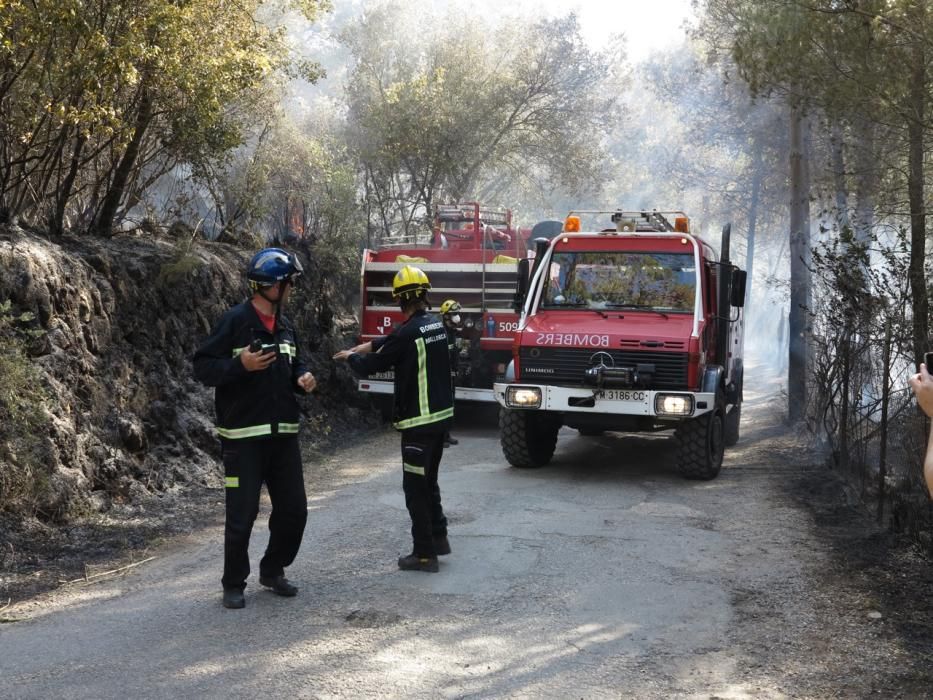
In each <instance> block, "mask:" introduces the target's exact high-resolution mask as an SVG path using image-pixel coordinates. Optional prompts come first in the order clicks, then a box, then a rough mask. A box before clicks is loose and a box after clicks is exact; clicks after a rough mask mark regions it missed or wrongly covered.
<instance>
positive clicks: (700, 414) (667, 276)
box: [494, 211, 746, 479]
mask: <svg viewBox="0 0 933 700" xmlns="http://www.w3.org/2000/svg"><path fill="white" fill-rule="evenodd" d="M581 217H589V218H592V219H595V220H599V219H602V221H603V222H605V223H606V224H609V223H610V222H611V226H609V227H608V228H600V227H599V226H595V227H593V228H592V229H590V230H591V231H592V232H589V233H584V232H581ZM729 233H730V228H729V226H728V225H727V226H726V227H724V228H723V236H722V250H721V253H720V254H719V255H717V254H716V253H715V251H714V250H713V248H712V247H711V246H710V245H709V244H708V243H706V242H704V241H703V240H701V239H700V238H699V237H698V236H696V235H694V234H692V233H691V232H690V222H689V219H688V218H687V216H686V215H684V214H683V213H682V212H659V211H650V212H641V211H636V212H626V211H607V212H572V213H571V215H570V216H568V217H567V220H566V222H565V225H564V230H563V232H562V233H560V234H558V235H557V236H556V237H554V238H553V239H551V240H550V241H539V242H538V248H537V250H536V254H535V257H534V261H533V263H532V261H531V260H529V259H524V260H522V261H521V263H520V266H519V267H520V272H519V280H521V283H520V284H519V290H518V294H517V297H516V308H520V309H521V318H520V320H519V324H518V332H517V334H516V338H515V345H514V352H513V359H512V363H511V364H510V366H509V368H508V373H507V376H506V378H505V379H503V380H501V381H498V382H497V383H496V384H495V388H494V390H495V396H496V400H497V401H498V402H499V403H500V404H501V406H502V408H501V411H500V419H499V425H500V440H501V444H502V450H503V452H504V454H505V457H506V459H507V460H508V461H509V463H511V464H512V465H513V466H516V467H540V466H542V465H544V464H546V463H547V462H548V461H550V459H551V457H552V456H553V454H554V450H555V446H556V443H557V433H558V430H559V429H560V428H561V426H562V425H566V426H569V427H571V428H576V429H577V430H578V431H579V432H580V433H581V434H583V435H598V434H601V433H602V432H603V431H607V430H617V431H626V432H633V431H646V430H652V431H653V430H670V429H673V430H674V435H675V438H676V440H677V442H678V444H679V448H680V450H679V456H678V469H679V471H680V472H681V474H683V475H684V476H685V477H687V478H694V479H712V478H714V477H715V476H716V475H717V474H718V473H719V470H720V467H721V465H722V459H723V451H724V448H725V447H726V446H731V445H734V444H735V443H736V442H737V441H738V439H739V420H740V416H741V407H742V373H743V366H742V345H743V338H742V330H743V325H744V322H743V316H742V307H743V306H744V301H745V278H746V274H745V272H744V271H742V270H740V269H738V268H737V267H736V266H735V265H733V264H732V263H731V262H730V261H729ZM523 273H528V274H529V276H530V280H529V281H528V283H527V284H526V283H525V282H524V280H526V279H528V278H526V276H525V274H523Z"/></svg>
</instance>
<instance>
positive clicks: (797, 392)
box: [787, 106, 810, 421]
mask: <svg viewBox="0 0 933 700" xmlns="http://www.w3.org/2000/svg"><path fill="white" fill-rule="evenodd" d="M809 126H810V123H809V120H808V119H807V118H806V116H805V115H804V114H803V109H802V108H801V107H800V106H794V107H792V108H791V118H790V194H791V202H790V311H789V313H788V323H787V326H788V328H787V332H788V336H789V338H788V340H789V344H788V363H787V367H788V376H787V399H788V407H787V415H788V418H789V420H791V421H798V420H800V419H802V418H803V417H804V416H805V415H806V408H807V345H808V342H807V341H808V337H807V336H808V333H807V325H808V324H807V318H808V314H809V312H810V303H809V301H810V299H809V298H810V271H809V257H810V169H809V162H808V159H809V153H807V146H806V144H807V138H806V137H807V134H806V132H807V130H808V129H809Z"/></svg>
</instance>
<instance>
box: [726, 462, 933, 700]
mask: <svg viewBox="0 0 933 700" xmlns="http://www.w3.org/2000/svg"><path fill="white" fill-rule="evenodd" d="M787 498H788V499H790V500H791V501H793V502H795V503H796V504H797V505H798V506H799V507H801V508H804V509H806V510H808V511H809V512H810V514H811V516H812V520H813V526H814V527H813V529H812V532H813V535H814V537H816V538H817V539H818V540H819V541H820V543H821V544H822V546H823V548H824V550H825V552H826V554H827V555H828V557H827V561H828V562H829V566H827V567H826V568H825V569H824V570H822V571H815V572H811V575H812V576H813V578H814V580H815V581H818V582H819V585H818V586H817V587H815V588H814V590H812V591H809V592H808V595H809V596H811V600H812V604H813V606H814V609H815V611H816V613H817V615H818V617H819V618H823V619H826V618H829V619H832V620H834V621H835V623H834V625H832V626H828V627H825V628H823V629H812V628H810V629H805V630H804V632H805V633H804V634H802V635H801V636H800V637H799V639H797V640H796V642H797V643H796V646H797V649H798V651H800V652H801V653H802V654H810V655H811V659H812V660H818V663H809V664H799V665H798V664H795V663H791V664H790V665H789V668H788V670H789V671H790V674H789V675H790V676H791V677H792V678H793V680H794V681H795V682H794V685H796V688H797V694H803V695H806V693H805V692H804V693H801V689H806V688H809V687H817V688H825V687H827V686H828V685H832V686H834V687H835V688H836V689H837V693H836V695H835V697H843V698H851V697H867V696H876V697H885V698H920V697H930V693H931V690H930V688H931V685H930V684H931V680H933V666H931V664H933V562H931V561H930V559H929V558H928V557H927V556H926V555H925V554H924V553H922V552H921V551H920V550H919V548H918V547H917V546H916V545H915V544H913V543H911V542H910V541H909V540H908V538H907V537H905V536H898V535H894V534H892V533H890V532H888V531H885V530H883V529H881V528H879V527H878V526H876V524H875V519H874V514H873V513H871V512H869V510H868V509H867V508H866V507H865V506H864V505H862V504H860V503H858V502H857V501H856V500H855V499H854V497H852V496H851V495H850V490H849V488H848V487H847V486H846V484H845V482H844V481H843V479H842V478H841V477H840V476H839V475H838V474H836V473H834V472H832V471H829V470H828V469H826V468H824V467H822V466H819V467H814V468H812V469H809V470H804V471H801V472H799V473H797V474H795V475H794V476H793V479H792V480H789V481H788V488H787ZM740 610H741V606H740ZM866 618H867V619H868V620H871V621H872V624H870V625H866V624H865V621H866ZM749 622H753V620H749ZM795 637H797V631H796V630H794V629H784V630H782V634H776V635H775V641H776V642H777V645H776V646H775V647H774V648H773V649H772V650H771V651H769V652H765V653H768V654H774V655H775V656H776V657H777V658H780V655H781V654H782V651H781V648H782V644H783V645H785V646H786V645H788V644H790V645H791V646H794V641H792V640H794V639H795ZM789 640H791V641H789ZM842 669H846V670H847V671H846V672H845V673H842V672H841V670H842Z"/></svg>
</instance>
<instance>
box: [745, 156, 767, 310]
mask: <svg viewBox="0 0 933 700" xmlns="http://www.w3.org/2000/svg"><path fill="white" fill-rule="evenodd" d="M752 147H753V148H754V150H755V165H754V170H753V171H752V194H751V200H750V201H749V204H748V236H747V239H746V240H747V244H746V246H745V271H746V272H747V273H748V277H747V278H746V282H745V308H746V310H747V309H748V308H749V307H750V306H751V300H752V277H753V273H754V267H755V229H757V228H758V203H759V202H760V201H761V181H762V179H763V178H764V172H763V167H764V163H763V162H762V156H761V144H760V143H759V142H758V141H757V140H756V141H755V143H754V144H753V145H752ZM746 313H747V311H746Z"/></svg>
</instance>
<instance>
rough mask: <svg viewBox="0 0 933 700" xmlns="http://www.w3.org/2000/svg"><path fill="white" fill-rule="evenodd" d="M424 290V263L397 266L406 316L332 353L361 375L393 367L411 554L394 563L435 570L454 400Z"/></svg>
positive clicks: (442, 539) (440, 334)
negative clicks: (442, 470) (441, 480)
mask: <svg viewBox="0 0 933 700" xmlns="http://www.w3.org/2000/svg"><path fill="white" fill-rule="evenodd" d="M430 289H431V283H430V282H429V281H428V276H427V275H426V274H424V271H423V270H421V269H420V268H417V267H412V266H410V265H406V266H405V267H403V268H402V269H401V270H399V271H398V273H397V274H396V275H395V279H394V280H393V281H392V296H393V298H394V299H395V300H396V301H397V302H398V304H399V306H400V307H401V310H402V313H403V314H404V315H405V317H406V320H405V322H404V323H403V324H402V325H400V326H399V327H397V328H396V329H395V330H393V331H392V333H390V334H389V335H388V336H386V337H385V340H381V339H380V340H378V341H372V343H371V344H370V346H369V348H365V349H362V348H361V346H357V347H355V348H352V349H350V350H342V351H341V352H338V353H337V354H336V355H334V359H335V360H337V361H345V362H347V363H348V364H349V365H350V368H351V369H352V370H353V371H354V372H355V373H356V374H358V375H360V376H363V377H365V376H368V375H369V374H372V373H374V372H385V371H387V370H389V369H394V372H395V390H394V394H395V400H394V410H393V413H394V421H393V422H394V425H395V428H396V429H397V430H399V431H400V432H401V436H402V488H403V489H404V491H405V505H406V506H407V508H408V513H409V515H410V516H411V536H412V541H413V546H412V552H411V554H409V555H407V556H403V557H401V558H399V560H398V566H399V568H400V569H405V570H412V571H429V572H436V571H438V570H439V566H438V561H437V557H438V556H439V555H443V554H449V553H450V542H449V541H448V539H447V518H446V517H445V516H444V510H443V508H442V507H441V492H440V488H439V487H438V484H437V472H438V467H439V466H440V462H441V456H442V455H443V452H444V434H445V433H446V432H447V429H448V427H449V426H450V423H451V420H452V418H453V415H454V401H453V392H452V391H451V383H450V354H449V352H448V349H447V333H446V331H445V329H444V323H443V321H441V319H440V318H438V317H437V316H435V315H433V314H430V313H428V299H427V293H428V290H430ZM366 350H371V352H367V351H366Z"/></svg>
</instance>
